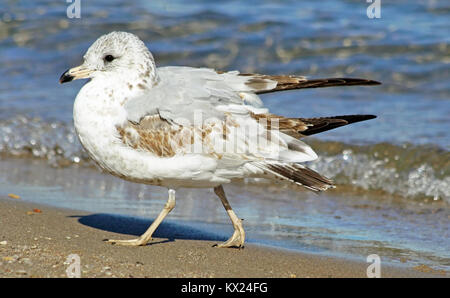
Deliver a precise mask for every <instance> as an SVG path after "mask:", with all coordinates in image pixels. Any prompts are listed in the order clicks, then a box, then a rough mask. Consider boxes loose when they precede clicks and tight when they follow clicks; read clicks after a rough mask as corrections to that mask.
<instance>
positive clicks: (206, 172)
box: [59, 31, 380, 248]
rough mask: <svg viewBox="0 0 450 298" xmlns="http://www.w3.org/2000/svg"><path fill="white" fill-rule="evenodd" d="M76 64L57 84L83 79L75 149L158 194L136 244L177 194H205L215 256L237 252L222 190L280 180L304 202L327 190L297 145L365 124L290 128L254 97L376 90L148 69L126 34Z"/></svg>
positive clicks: (145, 56) (293, 121)
mask: <svg viewBox="0 0 450 298" xmlns="http://www.w3.org/2000/svg"><path fill="white" fill-rule="evenodd" d="M83 58H84V59H83V60H84V61H83V63H82V64H81V65H80V66H78V67H74V68H71V69H68V70H67V71H65V72H64V73H63V74H62V75H61V77H60V79H59V82H60V83H61V84H62V83H66V82H70V81H72V80H77V79H89V81H88V82H87V83H86V84H85V85H84V86H83V87H82V88H81V90H80V91H79V93H78V95H77V96H76V99H75V102H74V108H73V118H74V126H75V129H76V133H77V135H78V138H79V140H80V143H81V144H82V146H83V147H84V149H85V150H86V151H87V153H88V155H89V156H90V157H91V158H92V159H93V160H94V161H95V162H96V163H97V164H98V165H99V166H100V167H101V168H102V169H103V170H104V171H106V172H108V173H110V174H112V175H114V176H117V177H120V178H122V179H125V180H127V181H132V182H135V183H143V184H148V185H157V186H161V187H165V188H167V189H168V200H167V202H166V204H165V205H164V208H163V209H162V211H161V212H160V213H159V215H158V216H157V217H156V219H155V220H154V221H153V223H152V224H151V225H150V227H149V228H148V229H147V231H146V232H145V233H144V234H142V235H141V236H140V237H138V238H136V239H127V240H113V239H105V241H107V242H109V243H112V244H118V245H129V246H140V245H146V244H148V243H149V242H150V241H151V240H152V235H153V233H154V231H155V230H156V229H157V228H158V226H159V225H160V223H161V222H162V221H163V220H164V218H165V217H166V216H167V214H169V212H170V211H171V210H172V209H173V208H174V207H175V194H176V190H178V189H179V188H213V189H214V192H215V194H216V195H217V196H218V197H219V198H220V200H221V202H222V204H223V206H224V208H225V210H226V212H227V213H228V216H229V218H230V220H231V223H232V224H233V228H234V233H233V234H232V236H231V237H230V238H229V239H228V240H227V241H225V242H224V243H221V244H217V245H215V246H217V247H234V248H241V247H243V245H244V241H245V232H244V228H243V225H242V220H241V219H240V218H239V217H238V216H237V215H236V214H235V212H234V211H233V209H232V208H231V206H230V203H229V202H228V199H227V197H226V195H225V192H224V189H223V185H224V184H227V183H231V182H233V181H236V180H240V179H244V178H266V179H272V180H284V181H288V182H289V183H293V184H295V185H298V186H301V187H303V188H306V189H308V190H311V191H313V192H319V191H324V190H327V189H328V188H332V187H334V185H333V181H332V180H330V179H328V178H326V177H324V176H322V175H320V174H319V173H317V172H315V171H313V170H311V169H309V168H308V167H306V166H305V165H303V163H305V162H308V161H312V160H314V159H317V158H318V156H317V154H316V153H315V152H314V151H313V149H312V148H311V147H310V146H308V145H307V144H305V143H304V142H302V141H301V140H300V139H301V138H303V137H306V136H310V135H313V134H316V133H320V132H323V131H327V130H330V129H333V128H337V127H340V126H344V125H347V124H350V123H354V122H359V121H364V120H369V119H373V118H375V117H376V116H374V115H344V116H333V117H320V118H290V117H283V116H280V115H276V114H273V113H270V112H269V110H268V109H267V108H265V107H264V106H263V103H262V101H261V99H260V97H259V95H260V94H265V93H270V92H278V91H284V90H294V89H303V88H322V87H332V86H357V85H379V84H380V83H379V82H377V81H373V80H367V79H357V78H327V79H307V78H306V77H303V76H296V75H262V74H257V73H240V72H238V71H218V70H214V69H210V68H194V67H181V66H167V67H156V65H155V60H154V58H153V55H152V54H151V53H150V51H149V50H148V48H147V46H146V45H145V44H144V42H143V41H142V40H141V39H139V37H137V36H136V35H134V34H132V33H127V32H117V31H114V32H111V33H109V34H105V35H103V36H101V37H99V38H98V39H97V40H96V41H95V42H94V43H93V44H92V45H91V46H90V47H89V49H88V50H87V52H86V54H85V55H84V56H83Z"/></svg>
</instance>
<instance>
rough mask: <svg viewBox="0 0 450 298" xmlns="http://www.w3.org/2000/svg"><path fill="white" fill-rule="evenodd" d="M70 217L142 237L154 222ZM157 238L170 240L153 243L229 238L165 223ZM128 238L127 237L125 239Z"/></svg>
mask: <svg viewBox="0 0 450 298" xmlns="http://www.w3.org/2000/svg"><path fill="white" fill-rule="evenodd" d="M70 217H76V218H78V222H79V223H81V224H83V225H86V226H89V227H92V228H96V229H100V230H103V231H108V232H113V233H118V234H127V235H134V236H140V235H142V234H143V233H144V232H145V231H146V230H147V228H148V227H149V226H150V225H151V223H152V222H153V220H148V219H142V218H136V217H128V216H122V215H115V214H107V213H96V214H90V215H73V216H70ZM153 236H154V237H155V238H167V239H168V240H164V241H160V242H151V243H149V244H156V243H162V242H169V241H175V240H176V239H186V240H207V241H218V242H221V241H225V240H226V239H227V238H225V237H221V236H219V235H217V234H213V233H210V232H205V231H204V230H201V229H198V228H192V227H190V226H187V225H183V224H181V223H174V222H170V221H164V222H162V223H161V225H160V226H159V227H158V229H157V230H156V231H155V233H154V234H153ZM124 238H126V237H124Z"/></svg>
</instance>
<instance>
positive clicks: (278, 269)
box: [0, 196, 445, 278]
mask: <svg viewBox="0 0 450 298" xmlns="http://www.w3.org/2000/svg"><path fill="white" fill-rule="evenodd" d="M151 220H152V219H149V220H148V221H145V222H144V221H142V220H140V219H133V218H128V217H121V216H116V215H110V214H99V213H89V212H84V211H78V210H71V209H63V208H56V207H52V206H49V205H44V204H37V203H31V202H26V201H22V200H21V199H13V198H9V197H6V196H0V226H1V227H2V228H1V230H0V255H1V256H0V257H1V259H0V277H66V276H67V275H66V269H67V267H68V265H69V263H67V257H68V256H69V255H71V254H77V255H79V256H80V261H81V277H218V278H220V277H222V278H229V277H286V278H295V277H362V278H364V277H367V276H366V270H367V267H368V266H369V265H370V264H369V263H363V262H357V261H353V260H348V259H343V258H337V257H330V256H319V255H314V254H307V253H301V252H293V251H289V250H284V249H281V248H280V249H279V248H270V247H265V246H259V245H256V244H247V245H246V246H245V248H244V249H240V250H239V249H221V248H214V247H212V245H213V244H215V243H216V242H217V241H216V239H213V237H212V238H211V237H209V236H208V235H206V236H203V237H198V235H196V232H195V231H188V230H183V228H182V227H181V225H180V226H178V225H174V224H172V223H164V222H163V223H162V224H161V227H160V228H161V231H160V233H157V234H156V236H157V237H155V238H154V240H153V242H151V244H150V245H147V246H143V247H123V246H114V245H110V244H108V243H105V242H103V241H102V240H103V239H105V238H116V239H117V238H118V239H122V238H125V239H126V238H132V237H133V235H135V234H137V233H138V232H139V230H141V229H142V228H145V225H146V224H149V223H150V222H151ZM118 232H120V233H118ZM186 232H187V233H188V235H186ZM189 233H190V234H189ZM183 234H184V235H183ZM203 235H204V234H203ZM256 261H257V262H256ZM444 276H445V275H444V273H443V272H440V271H436V270H432V271H428V270H427V268H422V270H421V268H407V267H405V268H403V267H400V266H398V267H397V266H392V265H384V266H383V265H382V267H381V277H444Z"/></svg>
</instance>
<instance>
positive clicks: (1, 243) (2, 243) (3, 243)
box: [0, 240, 8, 245]
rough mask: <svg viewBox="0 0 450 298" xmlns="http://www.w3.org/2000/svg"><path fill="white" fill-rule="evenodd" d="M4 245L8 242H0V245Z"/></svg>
mask: <svg viewBox="0 0 450 298" xmlns="http://www.w3.org/2000/svg"><path fill="white" fill-rule="evenodd" d="M6 244H8V241H6V240H3V241H0V245H6Z"/></svg>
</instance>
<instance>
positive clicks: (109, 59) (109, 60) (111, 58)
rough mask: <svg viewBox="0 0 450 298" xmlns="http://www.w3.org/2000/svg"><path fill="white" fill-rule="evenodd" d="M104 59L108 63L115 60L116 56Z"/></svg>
mask: <svg viewBox="0 0 450 298" xmlns="http://www.w3.org/2000/svg"><path fill="white" fill-rule="evenodd" d="M103 59H105V61H106V62H111V61H113V60H114V56H113V55H106V56H105V58H103Z"/></svg>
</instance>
